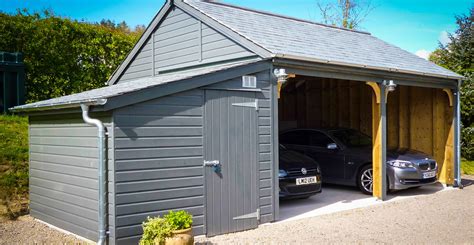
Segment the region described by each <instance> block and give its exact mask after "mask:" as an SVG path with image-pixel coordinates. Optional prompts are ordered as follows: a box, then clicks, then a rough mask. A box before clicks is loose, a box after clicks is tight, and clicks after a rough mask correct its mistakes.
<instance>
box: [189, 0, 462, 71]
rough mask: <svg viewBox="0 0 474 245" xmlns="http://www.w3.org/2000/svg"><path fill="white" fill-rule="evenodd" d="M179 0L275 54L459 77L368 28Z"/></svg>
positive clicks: (224, 5)
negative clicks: (346, 27) (355, 29)
mask: <svg viewBox="0 0 474 245" xmlns="http://www.w3.org/2000/svg"><path fill="white" fill-rule="evenodd" d="M184 2H185V3H186V4H188V5H190V6H191V7H193V8H195V9H196V10H198V11H200V12H201V13H203V14H205V15H206V16H208V17H210V18H212V19H214V20H215V21H217V22H219V23H220V24H222V25H225V26H226V27H228V28H230V29H232V30H233V31H235V32H237V33H238V34H240V35H241V36H243V37H244V38H246V39H248V40H250V41H252V42H254V43H255V44H257V45H259V46H260V47H262V48H264V49H266V50H268V51H270V52H271V53H272V54H274V55H275V56H277V57H285V56H287V57H288V58H291V57H293V58H292V59H302V60H304V59H305V58H308V59H314V60H319V61H320V62H321V63H335V64H341V65H353V66H360V67H366V68H372V69H378V70H391V71H396V72H402V73H416V74H420V75H429V76H430V75H431V76H436V77H445V78H453V79H460V78H462V76H460V75H458V74H456V73H454V72H452V71H450V70H447V69H445V68H442V67H440V66H438V65H436V64H434V63H432V62H430V61H427V60H425V59H423V58H420V57H418V56H416V55H415V54H412V53H410V52H408V51H405V50H403V49H401V48H399V47H397V46H395V45H391V44H389V43H386V42H384V41H382V40H380V39H378V38H376V37H374V36H372V35H371V34H370V33H367V32H359V31H351V30H347V29H342V28H337V27H333V26H327V25H323V24H319V23H314V22H310V21H306V20H300V19H296V18H292V17H287V16H281V15H276V14H272V13H266V12H261V11H256V10H252V9H247V8H242V7H238V6H234V5H229V4H223V3H220V2H209V1H196V0H185V1H184Z"/></svg>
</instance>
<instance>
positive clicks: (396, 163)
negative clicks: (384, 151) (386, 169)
mask: <svg viewBox="0 0 474 245" xmlns="http://www.w3.org/2000/svg"><path fill="white" fill-rule="evenodd" d="M387 163H388V165H390V166H393V167H397V168H414V167H415V165H414V164H413V163H412V162H409V161H401V160H392V161H388V162H387Z"/></svg>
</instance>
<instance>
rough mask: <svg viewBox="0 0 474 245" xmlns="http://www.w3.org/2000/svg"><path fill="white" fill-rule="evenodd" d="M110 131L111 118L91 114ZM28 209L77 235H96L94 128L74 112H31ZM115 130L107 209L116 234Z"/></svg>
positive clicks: (110, 160) (92, 236) (95, 139)
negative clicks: (58, 113) (38, 113)
mask: <svg viewBox="0 0 474 245" xmlns="http://www.w3.org/2000/svg"><path fill="white" fill-rule="evenodd" d="M91 117H98V118H99V119H100V120H102V121H103V122H104V123H105V125H106V127H107V130H108V131H109V132H111V130H112V128H113V127H112V124H113V123H112V121H111V116H110V115H106V114H101V115H97V114H92V115H91ZM29 135H30V136H29V140H30V142H29V145H30V213H31V215H32V216H33V217H35V218H38V219H40V220H43V221H45V222H47V223H49V224H52V225H54V226H57V227H60V228H61V229H64V230H67V231H69V232H72V233H74V234H77V235H79V236H82V237H85V238H88V239H90V240H93V241H96V240H97V239H98V234H97V230H98V223H97V218H98V214H97V210H98V203H97V198H98V183H97V175H98V171H97V164H98V160H97V156H98V150H97V129H96V128H95V127H92V126H89V125H87V124H85V123H84V122H83V121H82V118H81V116H80V114H79V113H76V114H74V115H64V114H63V115H57V116H31V117H30V126H29ZM112 138H113V134H112V133H111V134H110V135H109V139H108V175H109V179H108V181H109V187H108V207H109V208H108V212H109V230H110V238H111V241H113V240H114V237H115V219H114V215H115V209H114V203H115V198H114V185H113V184H112V183H113V181H114V165H113V161H114V160H113V158H114V156H113V150H112V149H113V140H112Z"/></svg>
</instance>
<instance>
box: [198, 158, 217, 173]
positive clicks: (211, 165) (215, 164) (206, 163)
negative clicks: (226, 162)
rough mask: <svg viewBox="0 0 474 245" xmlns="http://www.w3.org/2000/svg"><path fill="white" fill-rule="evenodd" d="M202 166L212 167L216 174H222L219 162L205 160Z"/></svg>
mask: <svg viewBox="0 0 474 245" xmlns="http://www.w3.org/2000/svg"><path fill="white" fill-rule="evenodd" d="M202 165H203V166H204V167H212V171H214V172H215V173H220V172H221V163H220V162H219V160H212V161H206V160H204V163H203V164H202Z"/></svg>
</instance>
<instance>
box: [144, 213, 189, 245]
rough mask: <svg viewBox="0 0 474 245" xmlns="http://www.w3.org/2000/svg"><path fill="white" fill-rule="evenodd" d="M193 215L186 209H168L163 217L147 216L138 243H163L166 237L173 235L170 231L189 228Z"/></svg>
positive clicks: (146, 244) (147, 244) (145, 244)
mask: <svg viewBox="0 0 474 245" xmlns="http://www.w3.org/2000/svg"><path fill="white" fill-rule="evenodd" d="M192 224H193V217H192V215H191V214H190V213H188V212H186V211H183V210H181V211H178V212H173V211H169V212H168V214H166V215H165V216H164V217H163V218H160V217H159V216H158V217H155V218H150V217H148V218H147V221H145V222H143V225H142V226H143V236H142V238H141V239H140V245H150V244H164V242H165V240H166V238H167V237H171V236H172V235H173V233H172V231H176V230H183V229H188V228H191V226H192Z"/></svg>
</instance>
